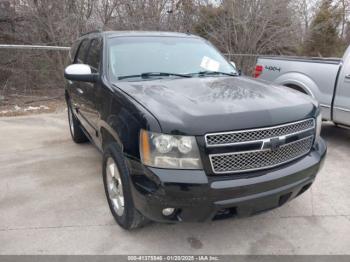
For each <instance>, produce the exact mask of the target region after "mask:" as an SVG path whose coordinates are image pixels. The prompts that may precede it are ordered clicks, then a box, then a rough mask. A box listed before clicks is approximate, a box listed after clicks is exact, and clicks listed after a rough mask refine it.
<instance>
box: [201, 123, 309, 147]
mask: <svg viewBox="0 0 350 262" xmlns="http://www.w3.org/2000/svg"><path fill="white" fill-rule="evenodd" d="M313 128H315V120H314V119H307V120H303V121H300V122H296V123H291V124H286V125H281V126H276V127H271V128H259V129H254V130H245V131H233V132H225V133H216V134H207V135H206V136H205V140H206V143H207V146H209V147H212V146H215V147H216V146H225V145H231V144H236V143H245V142H251V141H258V140H263V139H267V138H273V137H279V136H286V135H291V134H295V133H300V132H305V131H306V130H310V129H313Z"/></svg>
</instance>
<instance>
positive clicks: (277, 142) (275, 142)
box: [262, 137, 286, 151]
mask: <svg viewBox="0 0 350 262" xmlns="http://www.w3.org/2000/svg"><path fill="white" fill-rule="evenodd" d="M285 143H286V139H285V137H274V138H270V139H267V140H265V141H264V143H263V146H262V148H263V149H270V150H271V151H276V150H277V149H279V148H280V147H281V146H282V145H284V144H285Z"/></svg>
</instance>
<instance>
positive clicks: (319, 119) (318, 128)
mask: <svg viewBox="0 0 350 262" xmlns="http://www.w3.org/2000/svg"><path fill="white" fill-rule="evenodd" d="M321 128H322V114H321V113H320V114H319V115H318V117H317V119H316V140H315V141H317V140H318V139H319V138H320V137H321Z"/></svg>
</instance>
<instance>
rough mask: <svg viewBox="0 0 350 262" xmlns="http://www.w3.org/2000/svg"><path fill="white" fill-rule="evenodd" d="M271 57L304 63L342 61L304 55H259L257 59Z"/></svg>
mask: <svg viewBox="0 0 350 262" xmlns="http://www.w3.org/2000/svg"><path fill="white" fill-rule="evenodd" d="M260 58H261V59H272V60H284V61H298V62H305V63H322V64H340V62H341V61H342V59H341V58H338V57H304V56H259V59H260Z"/></svg>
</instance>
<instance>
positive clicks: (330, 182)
mask: <svg viewBox="0 0 350 262" xmlns="http://www.w3.org/2000/svg"><path fill="white" fill-rule="evenodd" d="M323 136H324V138H325V139H326V140H327V142H328V146H329V151H328V157H327V160H326V164H325V166H324V169H323V170H322V172H321V173H320V174H319V176H318V179H317V180H316V182H315V184H314V186H313V187H312V189H311V190H309V191H308V192H307V193H305V194H304V195H302V196H301V197H300V198H298V199H296V200H295V201H292V202H290V203H288V204H287V205H285V206H283V207H281V208H279V209H277V210H274V211H270V212H268V213H265V214H262V215H259V216H255V217H251V218H248V219H232V220H225V221H217V222H213V223H202V224H178V225H164V224H151V225H149V226H148V227H146V228H143V229H140V230H136V231H133V232H126V231H124V230H122V229H120V228H119V227H118V226H117V225H116V224H115V223H114V221H113V218H112V216H111V215H110V213H109V210H108V207H107V203H106V200H105V196H104V191H103V186H102V179H101V170H100V169H101V157H100V155H99V153H98V152H97V150H96V149H95V148H94V147H93V146H92V145H90V144H85V145H75V144H74V143H73V142H72V141H71V139H70V136H69V132H68V127H67V121H66V115H65V112H61V113H56V114H42V115H33V116H21V117H8V118H0V254H192V253H195V254H350V248H349V247H350V190H349V189H350V171H349V170H350V161H349V159H350V158H349V155H350V131H349V130H345V129H339V128H336V127H334V126H332V125H330V124H325V125H324V129H323Z"/></svg>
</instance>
